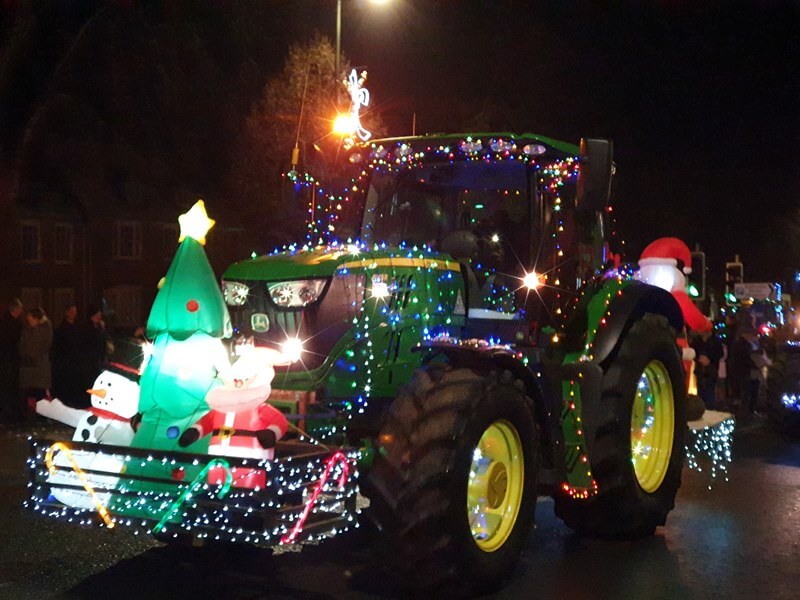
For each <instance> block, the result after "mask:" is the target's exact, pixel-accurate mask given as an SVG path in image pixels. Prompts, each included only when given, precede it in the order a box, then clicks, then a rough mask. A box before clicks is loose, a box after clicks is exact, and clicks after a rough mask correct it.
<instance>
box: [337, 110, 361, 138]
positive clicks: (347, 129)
mask: <svg viewBox="0 0 800 600" xmlns="http://www.w3.org/2000/svg"><path fill="white" fill-rule="evenodd" d="M355 131H356V126H355V123H354V122H353V117H352V116H351V115H349V114H338V115H336V118H335V119H334V120H333V133H335V134H336V135H341V136H342V137H345V136H348V135H352V134H353V133H355Z"/></svg>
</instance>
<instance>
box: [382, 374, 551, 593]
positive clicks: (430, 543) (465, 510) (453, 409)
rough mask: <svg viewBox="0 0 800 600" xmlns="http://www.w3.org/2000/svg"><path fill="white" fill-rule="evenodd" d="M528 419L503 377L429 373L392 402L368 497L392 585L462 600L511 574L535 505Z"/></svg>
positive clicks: (528, 409) (512, 384) (526, 403)
mask: <svg viewBox="0 0 800 600" xmlns="http://www.w3.org/2000/svg"><path fill="white" fill-rule="evenodd" d="M532 414H533V413H532V401H531V400H530V399H529V398H527V397H526V395H525V393H524V391H523V390H522V385H521V382H519V381H515V379H514V377H513V376H512V375H511V373H509V372H504V373H502V374H500V375H498V374H495V373H493V374H490V375H488V376H485V377H484V376H481V375H479V374H477V373H475V372H474V371H471V370H468V369H453V368H450V367H449V366H444V365H431V366H429V367H426V368H423V369H420V370H418V371H417V372H416V373H415V375H414V377H413V379H412V381H411V382H410V384H409V385H408V386H407V387H406V388H405V389H404V390H402V391H401V392H400V393H399V394H398V396H397V399H396V400H395V401H394V403H393V404H392V406H391V408H390V410H389V414H388V416H387V418H386V421H385V424H384V427H383V430H382V433H381V436H380V449H379V452H378V453H377V456H376V458H375V461H374V463H373V465H372V467H371V468H370V471H369V474H368V480H367V481H368V490H367V492H368V494H369V496H370V501H371V507H372V510H373V511H374V517H375V518H376V519H377V521H378V524H379V527H381V529H382V534H383V536H384V537H383V540H382V541H383V542H384V546H385V548H386V559H387V561H388V562H389V563H390V567H391V569H392V572H393V573H394V574H396V576H397V579H398V582H399V583H401V584H402V585H404V586H405V587H407V588H410V589H412V590H414V591H417V592H419V591H426V592H428V593H433V592H436V593H437V594H439V595H453V596H459V597H463V596H469V595H474V594H478V593H484V592H487V591H490V590H493V589H495V588H497V587H498V586H499V585H500V584H501V583H502V581H503V580H504V579H505V578H506V577H508V576H509V575H510V573H511V572H512V571H513V568H514V566H515V565H516V563H517V560H518V558H519V554H520V552H521V550H522V548H523V546H524V544H525V542H526V541H527V539H528V535H529V534H530V532H531V526H532V523H533V517H534V510H535V506H536V475H537V469H538V463H537V447H538V446H537V435H536V427H535V425H534V421H533V416H532Z"/></svg>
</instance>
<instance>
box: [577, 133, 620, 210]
mask: <svg viewBox="0 0 800 600" xmlns="http://www.w3.org/2000/svg"><path fill="white" fill-rule="evenodd" d="M613 154H614V145H613V143H612V142H611V141H610V140H594V139H581V155H580V163H581V168H580V172H579V173H578V198H577V204H578V207H582V208H586V209H589V210H596V211H601V210H604V209H605V207H606V205H607V204H608V199H609V196H610V195H611V178H612V177H613V175H614V170H615V169H614V160H613Z"/></svg>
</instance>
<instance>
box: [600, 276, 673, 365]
mask: <svg viewBox="0 0 800 600" xmlns="http://www.w3.org/2000/svg"><path fill="white" fill-rule="evenodd" d="M645 313H653V314H657V315H662V316H664V317H666V318H667V321H669V324H670V326H671V327H672V328H673V329H674V330H675V331H676V332H681V331H682V330H683V325H684V322H683V314H682V313H681V307H680V306H679V305H678V301H677V300H675V298H674V297H673V296H672V294H670V293H669V292H667V291H665V290H663V289H661V288H659V287H656V286H653V285H649V284H646V283H641V282H638V281H635V282H632V283H631V285H628V286H626V287H625V288H623V289H622V290H621V291H620V294H619V295H618V296H616V297H615V298H614V300H613V301H612V302H611V304H610V305H609V307H608V312H607V316H606V323H605V326H604V327H601V328H599V329H598V332H597V337H596V338H595V341H594V351H593V352H592V360H593V362H595V363H600V364H602V363H604V362H605V361H606V360H607V359H608V358H609V357H611V356H612V354H613V353H614V352H615V350H616V349H617V348H618V347H619V345H620V342H621V341H622V339H623V338H624V337H625V334H626V333H627V332H628V330H629V329H630V328H631V326H632V325H633V324H634V323H635V322H636V321H638V320H639V319H641V318H642V317H643V316H644V315H645Z"/></svg>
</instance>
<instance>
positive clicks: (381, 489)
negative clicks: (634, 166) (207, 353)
mask: <svg viewBox="0 0 800 600" xmlns="http://www.w3.org/2000/svg"><path fill="white" fill-rule="evenodd" d="M347 158H348V161H349V164H350V165H352V166H353V169H352V176H351V177H350V178H348V179H347V180H346V183H345V184H344V185H343V186H341V189H340V191H339V192H338V193H330V192H327V191H323V189H322V188H323V187H324V186H322V185H321V182H318V181H316V180H313V179H310V178H306V179H303V180H300V179H297V180H296V181H295V185H296V189H297V191H298V193H297V197H298V201H305V202H308V203H309V206H310V208H311V212H312V213H315V214H317V215H322V216H321V217H320V218H319V219H318V220H317V222H316V223H315V225H316V231H315V232H314V235H319V236H321V239H324V240H332V241H329V243H328V244H326V245H325V246H320V247H306V248H303V249H299V250H288V251H285V252H280V253H276V254H273V255H270V256H263V257H259V258H255V259H253V260H247V261H243V262H240V263H236V264H234V265H232V266H230V267H229V268H228V269H227V270H226V271H225V273H224V275H223V289H224V293H225V297H226V300H227V303H228V305H229V309H230V311H231V318H232V320H233V324H234V335H235V336H240V337H241V338H243V339H247V340H249V341H251V342H253V343H255V344H256V345H271V346H275V347H281V346H282V345H283V346H285V347H291V348H294V349H295V351H296V352H299V354H298V356H299V360H297V361H296V362H295V363H293V364H292V365H291V366H289V367H287V368H284V369H283V370H279V371H278V372H277V374H276V377H275V380H274V382H273V385H274V388H276V390H274V391H273V396H272V397H271V400H272V401H273V402H277V403H283V404H284V405H285V407H286V409H287V410H288V412H290V413H291V417H292V418H294V419H295V421H296V422H297V423H298V427H299V428H300V429H301V430H302V431H303V432H305V433H307V434H308V435H310V436H318V437H320V438H325V439H329V440H331V439H337V440H338V441H339V442H340V443H342V444H346V445H352V446H357V447H361V448H363V449H366V450H363V451H362V471H363V473H362V476H361V481H360V486H361V493H362V494H364V495H365V496H366V497H368V499H369V501H370V513H371V516H372V517H373V518H374V519H375V520H376V521H377V523H378V525H379V527H380V529H381V531H382V533H383V535H384V536H385V539H386V541H387V548H389V549H390V551H389V552H388V556H389V558H390V559H391V560H392V562H393V563H394V567H395V569H396V570H397V572H398V573H399V574H400V580H402V581H405V582H411V584H412V585H413V586H414V587H421V588H437V587H444V588H447V589H454V590H458V591H460V592H470V593H472V592H477V591H484V590H487V589H491V588H492V587H495V586H496V585H497V584H498V582H499V581H501V580H502V579H503V578H504V577H505V576H506V575H508V573H509V572H510V571H511V569H512V568H513V567H514V564H515V562H516V558H517V556H518V555H519V553H520V551H521V549H522V547H523V545H524V543H525V540H526V539H527V538H528V535H529V531H530V527H531V524H532V522H533V518H534V508H535V505H536V499H537V494H538V493H539V492H541V491H542V490H548V491H549V493H551V494H553V495H554V497H555V502H556V511H557V514H558V515H559V516H560V517H561V518H562V519H563V520H564V521H565V522H566V523H567V525H569V526H570V527H572V528H574V529H576V530H577V531H579V532H582V533H586V534H594V535H602V536H615V537H617V536H625V537H630V536H643V535H649V534H652V533H653V531H654V530H655V528H656V527H657V526H659V525H663V524H664V522H665V519H666V516H667V513H668V512H669V511H670V510H671V509H672V507H673V504H674V498H675V494H676V492H677V490H678V487H679V485H680V478H681V467H682V462H683V455H684V433H685V430H686V420H685V416H684V411H685V402H686V390H685V387H684V378H683V372H682V367H681V362H680V358H679V354H678V351H677V349H676V344H675V335H676V331H680V330H681V328H682V327H683V321H682V317H681V313H680V310H679V308H678V306H677V304H676V303H675V302H674V300H673V299H672V297H671V296H670V295H669V294H668V293H666V292H664V291H662V290H660V289H658V288H655V287H651V286H647V285H644V284H641V283H638V282H635V281H633V280H631V278H630V277H629V276H628V275H627V274H626V273H625V272H624V270H620V269H614V268H613V263H612V261H611V260H610V256H608V253H609V251H608V244H607V238H608V227H609V222H608V221H609V219H608V214H609V212H610V208H609V207H608V199H609V191H610V183H611V176H612V172H613V168H614V167H613V163H612V159H611V145H610V143H608V142H606V141H603V140H584V141H582V143H581V146H580V147H577V146H573V145H569V144H565V143H562V142H558V141H555V140H551V139H548V138H544V137H541V136H536V135H515V134H508V133H502V134H473V135H447V136H444V135H442V136H426V137H414V138H402V139H386V140H376V141H373V142H371V143H370V144H368V145H364V146H361V147H355V148H353V149H352V150H351V151H350V153H349V155H348V157H347Z"/></svg>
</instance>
